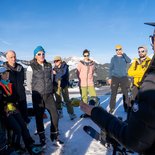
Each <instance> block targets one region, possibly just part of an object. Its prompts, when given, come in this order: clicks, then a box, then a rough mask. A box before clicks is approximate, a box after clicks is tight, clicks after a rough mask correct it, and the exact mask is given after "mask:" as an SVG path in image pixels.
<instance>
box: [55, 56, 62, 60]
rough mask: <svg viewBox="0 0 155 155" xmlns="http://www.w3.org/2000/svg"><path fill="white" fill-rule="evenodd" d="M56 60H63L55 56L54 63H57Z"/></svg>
mask: <svg viewBox="0 0 155 155" xmlns="http://www.w3.org/2000/svg"><path fill="white" fill-rule="evenodd" d="M56 60H60V61H61V60H62V59H61V57H60V56H55V57H54V61H56Z"/></svg>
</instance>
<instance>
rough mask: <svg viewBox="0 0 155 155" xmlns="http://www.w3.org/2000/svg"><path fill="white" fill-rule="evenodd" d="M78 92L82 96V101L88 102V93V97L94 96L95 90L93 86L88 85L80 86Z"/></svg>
mask: <svg viewBox="0 0 155 155" xmlns="http://www.w3.org/2000/svg"><path fill="white" fill-rule="evenodd" d="M80 93H81V97H82V101H83V102H84V103H88V94H89V96H90V97H96V91H95V87H94V86H88V87H82V86H81V87H80Z"/></svg>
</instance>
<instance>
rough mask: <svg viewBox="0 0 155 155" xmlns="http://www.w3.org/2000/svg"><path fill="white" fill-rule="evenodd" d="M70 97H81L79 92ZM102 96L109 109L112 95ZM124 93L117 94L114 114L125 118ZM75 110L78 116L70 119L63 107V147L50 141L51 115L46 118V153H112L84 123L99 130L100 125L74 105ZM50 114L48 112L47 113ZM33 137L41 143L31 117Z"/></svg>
mask: <svg viewBox="0 0 155 155" xmlns="http://www.w3.org/2000/svg"><path fill="white" fill-rule="evenodd" d="M74 91H76V92H77V89H71V90H70V92H74ZM70 97H80V95H79V93H71V94H70ZM98 97H99V98H100V103H101V106H102V107H103V108H105V109H108V103H109V99H110V96H109V95H103V96H98ZM27 99H28V103H29V105H31V96H30V95H28V96H27ZM122 103H123V102H122V94H118V95H117V104H116V110H115V112H114V115H116V116H121V117H123V119H125V118H126V113H125V112H124V110H123V107H122ZM74 111H75V113H76V115H77V118H76V119H75V120H73V121H71V120H70V119H69V116H68V113H67V111H66V108H65V107H64V108H63V114H64V117H63V118H61V119H60V121H59V130H60V139H61V140H62V141H64V143H65V144H64V146H63V147H62V148H60V147H59V148H57V147H55V146H53V145H52V143H51V141H50V132H49V131H50V122H49V117H48V118H47V119H44V125H45V129H46V130H45V131H46V139H47V141H46V142H47V148H46V150H45V155H111V154H112V149H107V148H106V147H104V146H103V145H101V144H100V143H99V142H97V141H95V140H93V139H92V138H91V137H90V136H89V135H87V134H86V133H85V132H84V131H83V126H84V125H90V126H92V127H94V128H95V129H97V130H98V131H99V128H98V126H97V125H96V124H95V123H93V122H92V121H91V120H90V119H89V118H80V115H81V114H83V112H82V111H81V110H80V108H79V107H74ZM47 115H48V113H47ZM28 128H29V130H30V133H31V135H32V137H33V138H34V139H35V141H36V142H38V143H39V137H38V136H37V135H34V133H35V132H36V126H35V119H34V117H32V118H31V123H30V124H29V126H28Z"/></svg>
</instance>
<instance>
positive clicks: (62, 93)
mask: <svg viewBox="0 0 155 155" xmlns="http://www.w3.org/2000/svg"><path fill="white" fill-rule="evenodd" d="M54 95H55V98H56V106H57V109H58V110H62V97H63V100H64V102H65V103H66V107H67V112H68V113H69V114H73V113H74V109H73V107H72V105H71V101H70V99H69V92H68V87H65V88H62V87H54Z"/></svg>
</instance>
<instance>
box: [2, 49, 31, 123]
mask: <svg viewBox="0 0 155 155" xmlns="http://www.w3.org/2000/svg"><path fill="white" fill-rule="evenodd" d="M6 59H7V61H6V62H4V63H3V66H4V67H6V68H7V69H8V70H9V71H10V76H9V80H10V82H11V83H12V84H13V85H14V87H15V89H16V92H17V95H18V98H17V103H18V105H17V106H18V109H19V110H20V112H21V115H22V117H23V119H24V121H25V122H26V123H29V122H30V119H29V118H28V112H27V101H26V93H25V87H24V80H25V78H24V68H23V66H22V65H21V64H19V63H17V62H16V53H15V51H13V50H8V51H7V52H6Z"/></svg>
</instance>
